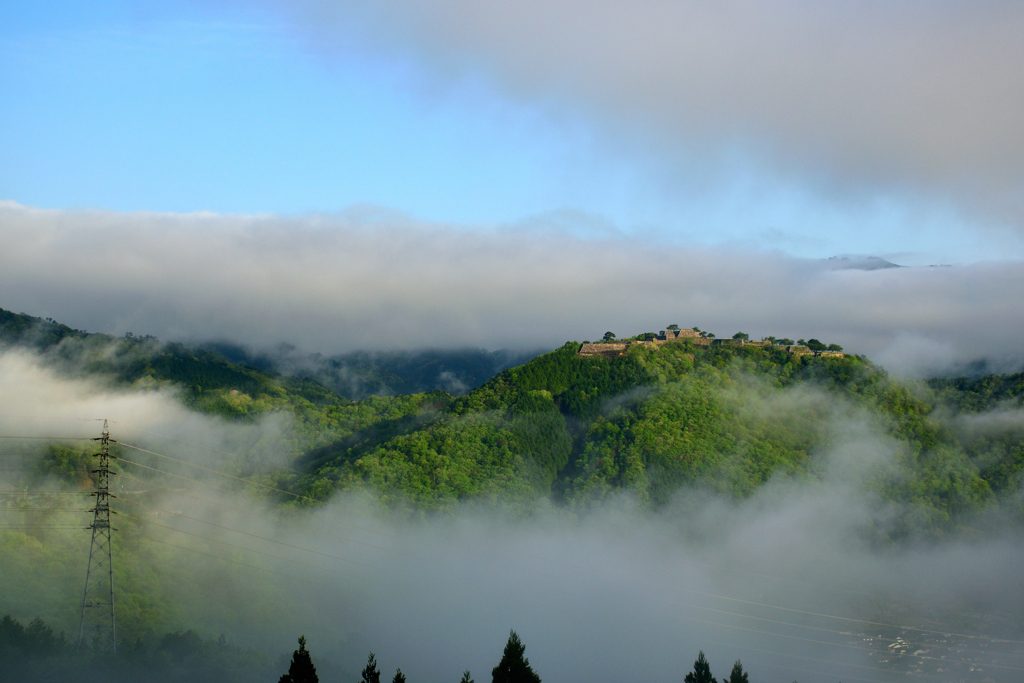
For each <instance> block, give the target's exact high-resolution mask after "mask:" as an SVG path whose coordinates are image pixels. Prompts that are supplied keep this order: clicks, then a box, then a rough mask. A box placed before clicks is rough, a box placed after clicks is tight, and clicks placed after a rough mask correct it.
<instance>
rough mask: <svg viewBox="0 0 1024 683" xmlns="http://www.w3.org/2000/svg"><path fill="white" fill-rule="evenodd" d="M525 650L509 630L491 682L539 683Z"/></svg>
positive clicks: (514, 633)
mask: <svg viewBox="0 0 1024 683" xmlns="http://www.w3.org/2000/svg"><path fill="white" fill-rule="evenodd" d="M525 652H526V646H525V645H523V643H522V641H521V640H519V634H517V633H516V632H515V631H511V632H510V633H509V636H508V642H507V643H506V644H505V652H504V653H503V654H502V656H501V661H500V662H498V666H496V667H494V668H493V669H492V670H491V681H492V683H540V676H538V675H537V673H536V672H535V671H534V670H533V669H532V668H530V660H529V659H527V658H526V657H524V656H523V653H525ZM467 673H468V672H467ZM712 683H714V682H713V681H712Z"/></svg>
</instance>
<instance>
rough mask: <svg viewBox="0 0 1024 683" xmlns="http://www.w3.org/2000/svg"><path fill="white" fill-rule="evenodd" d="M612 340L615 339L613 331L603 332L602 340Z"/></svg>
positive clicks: (606, 341)
mask: <svg viewBox="0 0 1024 683" xmlns="http://www.w3.org/2000/svg"><path fill="white" fill-rule="evenodd" d="M612 341H615V333H614V332H605V333H604V342H605V343H606V344H607V343H608V342H612Z"/></svg>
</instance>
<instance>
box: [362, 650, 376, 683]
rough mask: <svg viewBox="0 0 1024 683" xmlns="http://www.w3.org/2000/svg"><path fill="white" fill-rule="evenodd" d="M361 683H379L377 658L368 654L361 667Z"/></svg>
mask: <svg viewBox="0 0 1024 683" xmlns="http://www.w3.org/2000/svg"><path fill="white" fill-rule="evenodd" d="M363 683H380V671H378V670H377V658H376V657H374V656H373V653H372V652H371V653H370V656H369V657H367V658H366V666H365V667H363Z"/></svg>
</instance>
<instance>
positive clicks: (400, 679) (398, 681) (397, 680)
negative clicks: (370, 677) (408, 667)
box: [391, 669, 405, 683]
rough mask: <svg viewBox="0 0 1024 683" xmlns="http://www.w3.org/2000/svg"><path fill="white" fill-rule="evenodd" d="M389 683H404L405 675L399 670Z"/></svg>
mask: <svg viewBox="0 0 1024 683" xmlns="http://www.w3.org/2000/svg"><path fill="white" fill-rule="evenodd" d="M391 683H405V674H404V673H402V670H401V669H399V670H398V671H396V672H395V677H394V678H392V679H391Z"/></svg>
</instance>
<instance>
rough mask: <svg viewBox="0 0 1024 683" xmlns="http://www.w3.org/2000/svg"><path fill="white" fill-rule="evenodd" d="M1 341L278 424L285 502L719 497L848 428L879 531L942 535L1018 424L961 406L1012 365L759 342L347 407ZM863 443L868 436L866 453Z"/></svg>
mask: <svg viewBox="0 0 1024 683" xmlns="http://www.w3.org/2000/svg"><path fill="white" fill-rule="evenodd" d="M0 339H2V340H3V343H4V344H5V345H7V346H28V347H31V348H33V349H35V350H37V351H39V352H40V353H42V354H44V358H46V359H47V361H48V362H51V363H53V364H54V365H55V366H57V367H59V368H62V369H63V370H64V371H66V372H73V373H78V374H90V375H94V376H100V377H104V378H106V379H107V380H108V381H111V382H114V383H117V384H121V385H125V386H131V387H136V388H146V387H152V386H161V385H174V386H180V387H182V388H183V391H182V393H181V397H182V400H183V401H184V402H185V403H186V404H187V405H189V406H190V407H192V408H194V409H195V410H198V411H201V412H205V413H210V414H215V415H220V416H223V417H225V418H228V419H241V420H248V421H251V420H254V419H256V418H258V417H259V416H261V415H266V414H268V413H272V412H284V413H287V414H289V415H291V416H293V418H294V419H293V420H292V421H291V423H290V426H289V427H288V429H289V430H290V432H289V433H290V437H289V438H290V441H289V443H290V444H291V446H290V450H291V452H290V456H289V457H290V459H291V464H290V466H289V467H287V468H280V469H275V470H273V471H258V470H257V469H253V467H255V466H252V465H250V466H248V469H247V468H246V467H241V466H240V467H239V469H238V470H237V471H236V474H239V475H244V476H250V475H255V474H259V475H260V476H262V477H265V478H268V479H267V480H268V481H272V482H273V484H274V487H275V488H280V489H282V490H286V491H289V492H291V493H293V494H297V495H298V496H301V498H296V497H295V496H291V497H287V496H284V497H282V498H281V502H282V503H287V504H289V505H304V504H306V505H308V504H312V503H311V501H312V500H325V499H327V498H328V497H329V496H331V495H332V494H333V493H334V492H336V491H339V490H350V489H360V490H368V491H372V492H373V493H374V494H375V495H377V496H378V497H379V499H380V500H381V501H382V502H384V503H385V504H387V505H391V506H395V505H398V506H408V507H411V508H412V509H419V510H444V509H449V508H451V507H452V506H453V505H457V504H459V503H460V502H465V501H476V502H489V503H490V504H501V505H513V506H527V507H529V505H530V504H531V501H535V500H537V499H539V498H547V499H550V500H553V501H554V502H555V503H556V504H558V505H564V506H567V507H570V508H585V507H587V506H589V505H592V504H594V503H595V502H598V501H601V500H603V499H605V498H606V497H608V496H609V495H614V494H617V493H619V492H626V493H629V494H630V495H632V496H633V497H635V499H636V500H637V501H638V502H639V503H640V504H641V505H643V506H649V507H654V508H657V507H660V506H663V505H666V504H668V503H669V502H670V501H671V500H672V497H673V495H674V494H675V492H676V491H678V490H679V489H680V488H684V487H685V488H702V489H708V490H711V491H714V492H716V493H719V494H723V495H726V496H728V497H733V498H742V497H746V496H749V495H750V494H752V493H753V492H754V491H755V490H756V489H757V487H759V486H760V485H762V484H764V483H765V482H766V481H768V480H769V479H770V478H772V477H790V478H800V477H810V478H815V477H820V476H821V475H822V473H823V472H824V471H825V469H826V468H827V466H828V462H829V460H828V458H827V457H826V456H828V454H829V453H831V452H832V450H833V449H834V448H835V446H836V445H837V443H839V442H840V441H843V440H848V438H849V427H850V425H854V424H855V425H859V428H861V429H864V430H868V431H869V432H870V433H871V434H873V435H877V436H880V437H881V438H882V439H883V442H881V445H878V444H877V443H876V444H875V445H874V446H871V448H876V449H877V448H882V449H888V450H889V451H891V452H892V457H891V463H890V466H889V467H888V468H886V469H884V470H879V471H877V472H873V473H871V474H870V476H868V477H867V480H866V485H867V486H869V488H870V490H871V491H873V492H874V494H876V495H878V496H880V497H881V498H882V499H885V500H889V501H892V502H894V503H899V504H901V505H904V506H905V508H904V509H905V511H906V514H905V515H904V516H903V517H902V518H900V521H899V523H897V524H895V525H894V527H893V528H891V529H888V530H886V531H885V533H886V534H890V535H896V536H899V535H903V534H908V533H917V532H921V531H924V532H926V533H944V532H945V531H946V530H949V529H951V528H954V527H956V526H957V525H962V524H964V523H966V522H967V520H969V519H970V518H972V516H974V515H976V514H977V513H979V512H981V511H984V510H990V509H994V508H998V507H1003V508H1010V509H1012V510H1014V511H1016V508H1015V506H1017V505H1018V503H1016V502H1015V501H1017V499H1018V497H1016V496H1015V494H1016V492H1017V491H1018V490H1019V478H1020V474H1021V471H1022V468H1024V440H1022V438H1021V433H1020V430H1019V429H1018V428H1017V427H1016V423H1015V422H1009V423H1006V424H998V425H991V424H987V425H986V426H985V428H984V429H980V428H979V427H978V425H977V424H976V421H974V422H972V421H971V415H972V414H973V413H976V412H977V411H980V410H991V409H993V408H994V407H998V406H1001V405H1002V406H1005V405H1009V404H1013V405H1018V406H1019V405H1020V402H1021V397H1022V395H1024V381H1022V378H1021V376H1017V375H1012V376H990V377H986V378H982V379H979V380H933V381H930V382H929V383H907V382H901V381H898V380H896V379H894V378H892V377H891V376H889V375H888V374H887V373H886V372H885V371H884V370H883V369H881V368H878V367H876V366H874V365H873V364H872V363H871V362H870V361H868V360H867V359H865V358H863V357H857V356H850V355H847V356H846V357H843V358H822V357H811V356H800V355H792V354H788V353H786V352H784V351H782V350H780V349H778V348H772V347H765V348H761V347H727V346H722V347H710V348H708V347H700V346H696V347H695V346H692V345H690V344H689V343H676V344H665V345H662V346H661V347H659V348H649V347H648V348H644V347H639V346H637V347H631V348H630V349H629V350H628V352H627V353H625V354H623V355H621V356H614V357H599V356H598V357H585V356H581V355H579V354H578V353H577V350H578V348H579V345H578V344H577V343H575V342H569V343H566V344H565V345H564V346H562V347H561V348H559V349H556V350H554V351H552V352H550V353H547V354H544V355H541V356H539V357H536V358H534V359H532V360H530V361H528V362H526V363H525V364H523V365H520V366H518V367H514V368H509V369H506V370H503V371H502V372H500V373H498V374H497V375H495V376H494V377H493V378H491V379H490V380H489V381H487V382H486V383H485V384H484V385H483V386H481V387H479V388H477V389H474V390H473V391H470V392H469V393H468V394H465V395H463V396H458V397H456V396H453V395H452V394H450V393H447V392H444V391H432V392H426V393H416V394H407V395H402V396H390V397H382V396H371V397H368V398H366V399H364V400H362V401H358V402H353V401H350V400H348V399H346V398H344V397H342V396H340V395H338V394H336V393H335V392H333V391H331V390H330V389H328V388H326V387H324V386H323V385H322V384H320V383H318V382H317V381H315V380H311V379H308V378H297V377H292V376H287V375H282V374H277V373H269V372H265V371H262V370H259V369H257V368H255V367H252V366H245V365H240V364H237V363H233V362H231V361H229V360H227V359H226V358H224V357H223V356H222V355H220V354H218V353H214V352H212V351H209V350H198V349H195V348H191V347H187V346H184V345H180V344H165V343H161V342H159V341H157V340H155V339H152V338H149V337H142V338H139V337H130V336H129V337H125V338H112V337H109V336H106V335H94V334H87V333H85V332H82V331H79V330H73V329H71V328H68V327H66V326H63V325H60V324H59V323H56V322H53V321H45V320H39V319H35V318H31V317H29V316H24V315H22V316H19V315H15V314H11V313H8V312H6V311H3V312H0ZM864 448H869V447H868V446H864Z"/></svg>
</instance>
